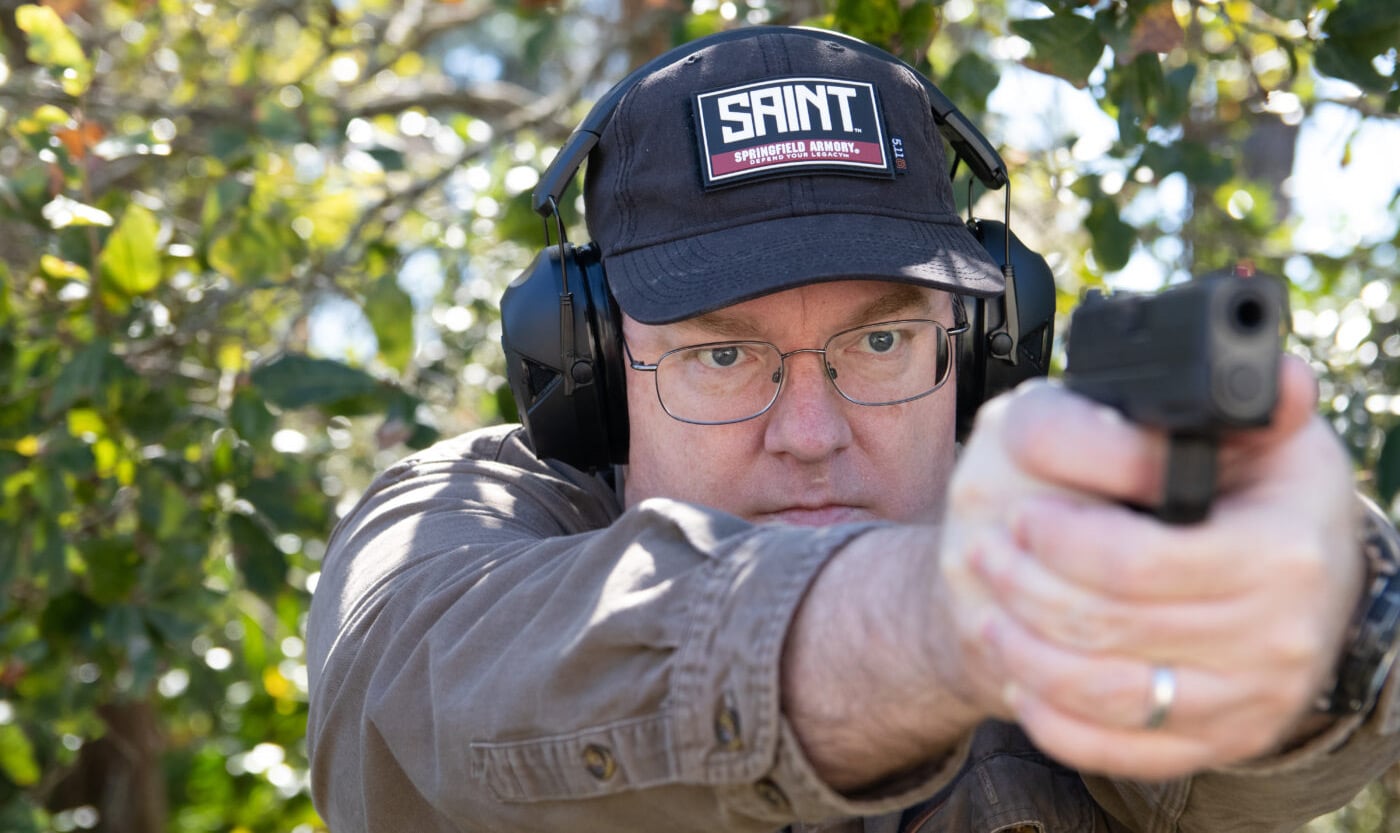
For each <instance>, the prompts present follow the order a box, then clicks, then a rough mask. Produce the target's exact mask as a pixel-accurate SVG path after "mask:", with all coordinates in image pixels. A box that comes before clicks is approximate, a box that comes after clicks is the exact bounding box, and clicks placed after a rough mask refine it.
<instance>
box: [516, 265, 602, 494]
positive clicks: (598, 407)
mask: <svg viewBox="0 0 1400 833" xmlns="http://www.w3.org/2000/svg"><path fill="white" fill-rule="evenodd" d="M565 270H567V274H568V276H569V281H568V288H569V292H567V293H566V292H565V281H564V276H565V274H566V271H565ZM501 346H502V347H503V348H504V350H505V357H506V379H507V380H508V381H509V383H510V390H511V394H512V395H514V397H515V402H516V406H517V407H518V409H519V411H520V420H521V422H522V423H523V424H524V426H525V430H526V432H527V433H528V434H529V436H530V440H531V442H533V443H534V446H535V452H536V453H537V454H538V455H539V456H540V457H545V458H554V459H557V460H560V461H562V462H565V463H568V464H569V465H572V466H575V467H577V468H580V469H584V470H587V471H597V470H599V469H603V468H606V467H608V466H610V465H612V464H614V463H622V462H626V458H627V395H626V389H625V384H626V376H625V373H624V370H623V364H622V359H621V352H622V328H621V320H620V318H619V315H618V312H617V304H616V302H615V301H613V299H612V295H611V294H610V293H609V292H608V289H607V280H606V278H605V276H604V274H603V266H602V263H601V262H600V261H599V257H598V249H597V247H596V246H593V245H588V246H583V247H581V248H575V247H574V246H573V245H571V244H569V243H564V244H563V245H562V246H550V247H548V248H546V249H545V250H544V251H542V252H540V253H539V255H537V256H536V257H535V260H534V262H532V263H531V264H530V266H529V268H527V269H526V270H525V271H524V272H523V273H521V275H520V276H519V277H517V278H516V279H515V280H514V281H512V282H511V284H510V286H508V287H506V291H505V293H504V294H503V295H502V296H501Z"/></svg>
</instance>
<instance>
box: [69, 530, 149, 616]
mask: <svg viewBox="0 0 1400 833" xmlns="http://www.w3.org/2000/svg"><path fill="white" fill-rule="evenodd" d="M80 549H81V551H82V554H83V562H84V563H85V564H86V565H87V574H88V582H87V585H88V592H89V595H90V596H91V597H92V599H93V600H94V601H96V602H98V603H99V604H111V603H114V602H119V601H123V600H125V599H127V598H129V597H130V595H131V591H132V590H133V589H134V588H135V587H136V582H137V580H138V579H139V578H140V570H141V556H140V555H139V554H137V552H136V549H135V547H134V546H133V545H132V542H131V539H130V537H128V536H121V537H117V538H104V539H100V540H97V541H89V542H86V543H84V544H83V545H82V546H81V548H80Z"/></svg>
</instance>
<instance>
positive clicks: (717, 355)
mask: <svg viewBox="0 0 1400 833" xmlns="http://www.w3.org/2000/svg"><path fill="white" fill-rule="evenodd" d="M738 361H739V348H738V347H736V346H734V345H730V346H728V347H707V348H705V349H703V350H701V351H700V363H701V364H703V365H705V366H706V367H713V368H716V369H723V368H726V367H733V366H734V365H735V364H736V363H737V362H738Z"/></svg>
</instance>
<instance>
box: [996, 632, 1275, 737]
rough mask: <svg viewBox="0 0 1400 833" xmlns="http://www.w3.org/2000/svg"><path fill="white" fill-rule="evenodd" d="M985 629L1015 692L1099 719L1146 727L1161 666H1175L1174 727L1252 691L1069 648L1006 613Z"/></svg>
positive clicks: (1192, 670) (1196, 721)
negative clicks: (1045, 638)
mask: <svg viewBox="0 0 1400 833" xmlns="http://www.w3.org/2000/svg"><path fill="white" fill-rule="evenodd" d="M985 632H986V637H985V638H986V639H987V640H988V642H989V643H991V644H992V645H993V648H992V649H991V650H992V652H994V653H995V655H996V656H997V657H998V658H999V660H1000V661H1001V662H1002V663H1004V676H1005V678H1006V679H1007V680H1008V681H1009V682H1010V683H1011V684H1012V685H1013V686H1014V690H1013V692H1012V694H1011V697H1012V698H1013V699H1015V698H1022V699H1023V700H1027V699H1028V700H1034V701H1037V702H1043V703H1044V704H1045V705H1047V706H1050V707H1052V708H1054V709H1055V710H1057V711H1059V712H1062V713H1063V714H1065V715H1070V716H1074V717H1076V718H1078V719H1081V720H1085V721H1089V722H1092V723H1094V724H1096V725H1100V726H1105V727H1116V728H1119V729H1137V728H1142V727H1143V726H1145V725H1146V723H1147V721H1148V717H1149V715H1150V714H1151V712H1152V709H1153V673H1154V672H1153V669H1154V668H1155V667H1156V666H1157V665H1162V666H1164V667H1169V668H1175V669H1176V671H1175V680H1176V694H1175V696H1174V697H1173V698H1172V703H1171V707H1170V710H1169V712H1170V713H1169V714H1168V716H1167V719H1168V721H1169V722H1170V726H1169V728H1172V729H1179V728H1184V727H1196V726H1201V725H1203V724H1205V723H1207V722H1213V721H1214V720H1215V719H1216V717H1217V716H1218V715H1220V714H1221V713H1222V712H1224V711H1237V710H1238V709H1239V708H1240V707H1242V706H1244V705H1246V704H1247V702H1248V695H1249V690H1248V689H1246V688H1244V687H1242V686H1240V685H1239V684H1238V681H1235V680H1232V679H1231V678H1229V677H1227V676H1224V675H1222V674H1219V673H1216V672H1212V671H1207V670H1204V669H1201V668H1198V667H1195V666H1191V665H1185V664H1174V663H1151V662H1144V661H1142V660H1140V659H1138V658H1135V657H1122V656H1116V655H1109V654H1085V653H1080V652H1076V651H1072V650H1066V649H1065V648H1063V647H1062V646H1060V645H1057V644H1055V643H1053V642H1049V641H1046V640H1044V639H1041V638H1040V637H1039V636H1037V635H1036V634H1035V633H1033V632H1032V631H1030V630H1029V629H1026V628H1024V627H1022V626H1021V625H1020V623H1018V622H1015V621H1013V620H1010V619H1006V618H999V619H993V620H992V621H990V622H989V623H988V625H987V628H986V631H985ZM1008 705H1011V704H1010V703H1009V704H1008ZM1164 725H1166V724H1164Z"/></svg>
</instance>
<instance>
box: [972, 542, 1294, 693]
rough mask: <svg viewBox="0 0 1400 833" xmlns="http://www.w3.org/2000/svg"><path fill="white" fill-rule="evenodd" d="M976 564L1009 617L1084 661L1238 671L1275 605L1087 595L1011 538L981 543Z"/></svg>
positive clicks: (1219, 598) (1109, 591) (1247, 598)
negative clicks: (1190, 663)
mask: <svg viewBox="0 0 1400 833" xmlns="http://www.w3.org/2000/svg"><path fill="white" fill-rule="evenodd" d="M1123 557H1125V558H1128V557H1135V556H1133V555H1124V556H1123ZM969 558H970V562H971V563H970V566H971V568H972V570H973V571H974V572H975V573H976V575H977V576H978V578H979V580H980V581H981V582H982V583H983V584H984V585H985V586H986V587H987V588H988V595H989V596H990V597H991V598H994V599H996V601H997V605H998V606H999V608H1000V609H1001V610H1002V611H1004V612H1005V613H1006V614H1008V615H1010V616H1011V617H1013V618H1015V619H1016V620H1017V621H1018V622H1019V623H1020V624H1021V625H1022V626H1024V627H1026V628H1028V629H1029V630H1031V631H1033V632H1034V633H1035V634H1037V635H1038V636H1039V637H1040V638H1042V639H1045V640H1048V641H1050V642H1053V643H1055V644H1057V645H1059V646H1061V647H1063V648H1066V649H1069V650H1074V651H1080V652H1084V653H1094V654H1118V655H1123V656H1132V657H1137V658H1140V659H1142V660H1151V661H1159V662H1175V661H1178V660H1181V659H1192V658H1200V659H1203V660H1205V661H1206V662H1205V663H1204V664H1206V665H1212V666H1217V667H1219V666H1223V667H1230V666H1231V665H1233V664H1235V663H1237V662H1239V661H1241V660H1245V659H1248V658H1249V657H1250V655H1252V654H1256V653H1257V650H1258V649H1257V645H1256V640H1253V639H1250V640H1244V639H1241V635H1242V634H1246V633H1252V632H1253V630H1254V627H1253V626H1254V625H1256V624H1257V623H1258V622H1259V621H1260V620H1261V618H1262V617H1263V616H1265V615H1267V614H1268V613H1269V610H1268V608H1267V607H1266V606H1265V604H1264V602H1266V601H1267V600H1266V599H1263V598H1261V597H1259V596H1257V595H1249V594H1236V595H1213V594H1212V595H1207V596H1202V597H1200V598H1196V597H1189V598H1184V599H1177V598H1170V597H1169V598H1167V599H1166V600H1163V599H1162V598H1161V597H1159V596H1155V595H1153V596H1147V595H1145V594H1144V595H1140V596H1125V595H1122V594H1120V593H1118V592H1117V591H1118V588H1116V587H1113V586H1112V585H1109V586H1107V587H1106V588H1090V587H1086V586H1085V585H1083V584H1076V583H1074V582H1072V581H1070V580H1068V579H1066V578H1065V577H1063V576H1062V575H1060V574H1058V573H1056V572H1054V571H1052V570H1050V569H1047V568H1046V567H1045V566H1044V565H1042V564H1041V563H1040V562H1039V561H1038V560H1037V559H1036V558H1035V557H1033V556H1031V555H1030V554H1028V553H1025V552H1023V551H1021V550H1020V549H1019V548H1017V547H1016V546H1015V545H1014V543H1013V542H1012V541H1011V540H1010V538H1009V537H1007V536H1005V535H1002V536H996V535H993V534H990V533H988V534H986V535H984V536H982V537H980V538H979V540H978V541H977V542H976V544H975V545H974V546H973V547H972V548H971V553H970V556H969Z"/></svg>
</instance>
